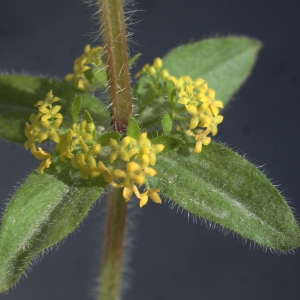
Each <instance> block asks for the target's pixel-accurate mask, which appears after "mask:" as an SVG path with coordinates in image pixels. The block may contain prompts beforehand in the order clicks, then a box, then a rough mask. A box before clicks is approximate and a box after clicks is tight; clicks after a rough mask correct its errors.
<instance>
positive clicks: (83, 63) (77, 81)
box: [64, 45, 103, 92]
mask: <svg viewBox="0 0 300 300" xmlns="http://www.w3.org/2000/svg"><path fill="white" fill-rule="evenodd" d="M102 51H103V48H102V47H100V46H98V47H93V48H91V46H90V45H86V46H85V47H84V53H83V54H82V55H81V56H79V57H77V58H76V59H75V61H74V66H73V73H70V74H67V75H66V76H65V78H64V79H65V80H66V81H67V82H69V81H73V85H74V87H76V88H78V89H81V90H84V91H86V92H88V91H90V89H91V86H90V84H89V82H88V80H87V79H86V78H85V76H84V72H85V71H87V70H89V69H91V68H95V67H98V66H100V65H101V64H102V61H101V55H102Z"/></svg>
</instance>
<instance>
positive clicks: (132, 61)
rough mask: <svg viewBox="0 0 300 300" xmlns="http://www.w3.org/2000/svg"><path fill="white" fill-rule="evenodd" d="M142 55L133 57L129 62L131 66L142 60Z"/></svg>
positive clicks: (138, 54)
mask: <svg viewBox="0 0 300 300" xmlns="http://www.w3.org/2000/svg"><path fill="white" fill-rule="evenodd" d="M141 55H142V54H141V53H137V54H135V55H134V56H132V57H131V58H130V60H129V62H128V63H129V66H132V65H133V64H134V63H135V62H136V61H137V60H138V59H139V58H140V56H141Z"/></svg>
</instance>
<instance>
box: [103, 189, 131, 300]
mask: <svg viewBox="0 0 300 300" xmlns="http://www.w3.org/2000/svg"><path fill="white" fill-rule="evenodd" d="M126 212H127V203H126V202H125V201H124V198H123V196H122V190H121V189H116V188H111V189H110V191H109V197H108V202H107V212H106V222H105V235H104V245H103V261H102V270H101V271H102V273H101V291H100V299H101V300H116V299H119V291H120V279H121V270H122V252H123V240H124V234H125V221H126Z"/></svg>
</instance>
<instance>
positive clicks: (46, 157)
mask: <svg viewBox="0 0 300 300" xmlns="http://www.w3.org/2000/svg"><path fill="white" fill-rule="evenodd" d="M31 153H32V154H33V156H34V157H35V158H37V159H40V160H41V159H42V160H43V161H42V162H41V164H40V166H39V170H40V173H41V174H43V173H44V169H45V168H49V166H50V164H51V158H52V155H51V154H50V153H48V152H46V151H44V150H43V149H42V148H41V147H39V148H38V150H36V149H35V147H34V149H32V150H31Z"/></svg>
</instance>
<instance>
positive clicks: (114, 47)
mask: <svg viewBox="0 0 300 300" xmlns="http://www.w3.org/2000/svg"><path fill="white" fill-rule="evenodd" d="M99 8H100V20H101V31H102V39H103V44H104V47H105V58H106V66H107V70H106V73H107V78H108V81H109V96H110V103H111V116H112V125H113V127H114V129H115V130H116V131H119V132H121V133H124V132H125V131H126V128H127V124H128V119H129V117H130V116H131V110H132V104H131V87H130V75H129V64H128V49H127V37H126V27H125V19H124V11H123V0H99Z"/></svg>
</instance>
